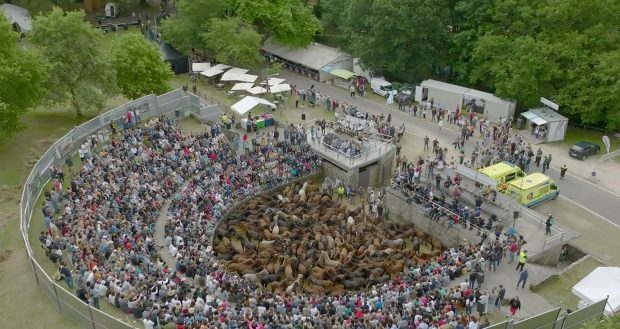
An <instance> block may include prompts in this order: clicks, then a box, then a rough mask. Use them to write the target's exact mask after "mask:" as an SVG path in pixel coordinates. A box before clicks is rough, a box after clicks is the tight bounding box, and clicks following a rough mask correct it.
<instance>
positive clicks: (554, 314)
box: [514, 308, 560, 329]
mask: <svg viewBox="0 0 620 329" xmlns="http://www.w3.org/2000/svg"><path fill="white" fill-rule="evenodd" d="M559 314H560V309H559V308H556V309H553V310H550V311H547V312H545V313H542V314H539V315H536V316H533V317H531V318H527V319H525V320H521V321H519V322H517V323H515V325H514V328H515V329H553V327H554V325H555V320H557V318H558V315H559Z"/></svg>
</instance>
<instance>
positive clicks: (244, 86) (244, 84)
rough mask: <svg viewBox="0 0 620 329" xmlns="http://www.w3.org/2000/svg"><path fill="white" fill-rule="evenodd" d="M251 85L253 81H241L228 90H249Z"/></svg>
mask: <svg viewBox="0 0 620 329" xmlns="http://www.w3.org/2000/svg"><path fill="white" fill-rule="evenodd" d="M252 85H253V83H247V82H241V83H237V84H235V85H234V86H233V87H232V88H231V89H230V90H232V91H243V90H245V91H249V90H250V89H252Z"/></svg>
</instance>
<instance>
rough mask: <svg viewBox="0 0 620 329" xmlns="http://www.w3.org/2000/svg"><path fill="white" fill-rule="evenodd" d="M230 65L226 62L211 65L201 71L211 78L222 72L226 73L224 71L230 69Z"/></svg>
mask: <svg viewBox="0 0 620 329" xmlns="http://www.w3.org/2000/svg"><path fill="white" fill-rule="evenodd" d="M229 68H230V66H229V65H226V64H217V65H215V66H213V67H210V68H209V69H207V70H205V71H202V72H200V74H202V75H204V76H205V77H207V78H211V77H214V76H216V75H218V74H222V73H224V71H226V70H227V69H229Z"/></svg>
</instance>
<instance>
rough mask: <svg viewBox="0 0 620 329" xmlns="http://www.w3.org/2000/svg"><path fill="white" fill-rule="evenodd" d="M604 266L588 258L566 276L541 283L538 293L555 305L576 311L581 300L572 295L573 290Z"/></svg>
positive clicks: (567, 272)
mask: <svg viewBox="0 0 620 329" xmlns="http://www.w3.org/2000/svg"><path fill="white" fill-rule="evenodd" d="M602 265H603V264H601V263H600V262H599V261H597V260H596V259H594V258H588V259H586V260H585V261H583V262H581V263H579V264H577V265H575V266H574V267H573V268H571V269H570V270H568V271H566V272H564V274H562V275H559V276H556V277H554V278H552V279H550V280H548V281H547V282H544V283H541V284H540V285H539V286H538V287H537V289H536V293H538V294H540V295H541V296H543V297H545V298H546V299H547V300H548V301H549V302H550V303H551V304H553V305H556V306H561V307H566V308H571V309H576V308H577V303H579V298H577V296H575V295H573V294H572V293H571V288H572V287H573V286H574V285H576V284H577V283H578V282H579V281H581V280H582V279H583V278H585V277H586V276H587V275H588V274H590V272H592V271H593V270H594V269H595V268H597V267H599V266H602Z"/></svg>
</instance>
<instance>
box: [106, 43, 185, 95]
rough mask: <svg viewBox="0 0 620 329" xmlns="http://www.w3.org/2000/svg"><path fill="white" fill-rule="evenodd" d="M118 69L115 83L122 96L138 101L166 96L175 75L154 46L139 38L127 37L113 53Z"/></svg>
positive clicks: (115, 44)
mask: <svg viewBox="0 0 620 329" xmlns="http://www.w3.org/2000/svg"><path fill="white" fill-rule="evenodd" d="M110 57H111V58H112V63H113V65H114V68H115V69H116V83H117V85H118V88H119V89H120V91H121V93H122V94H123V95H124V96H125V97H127V98H130V99H135V98H138V97H141V96H144V95H147V94H150V93H154V94H163V93H165V92H167V91H169V90H170V79H172V77H173V73H172V71H171V70H170V66H168V64H167V63H165V62H164V61H162V60H161V54H160V52H159V49H158V48H157V47H156V46H155V44H153V43H151V42H149V41H147V40H146V39H145V38H144V37H143V36H141V35H139V34H134V33H130V34H125V35H123V36H121V37H120V39H118V40H117V41H116V42H115V43H114V45H113V46H112V49H111V50H110Z"/></svg>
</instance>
